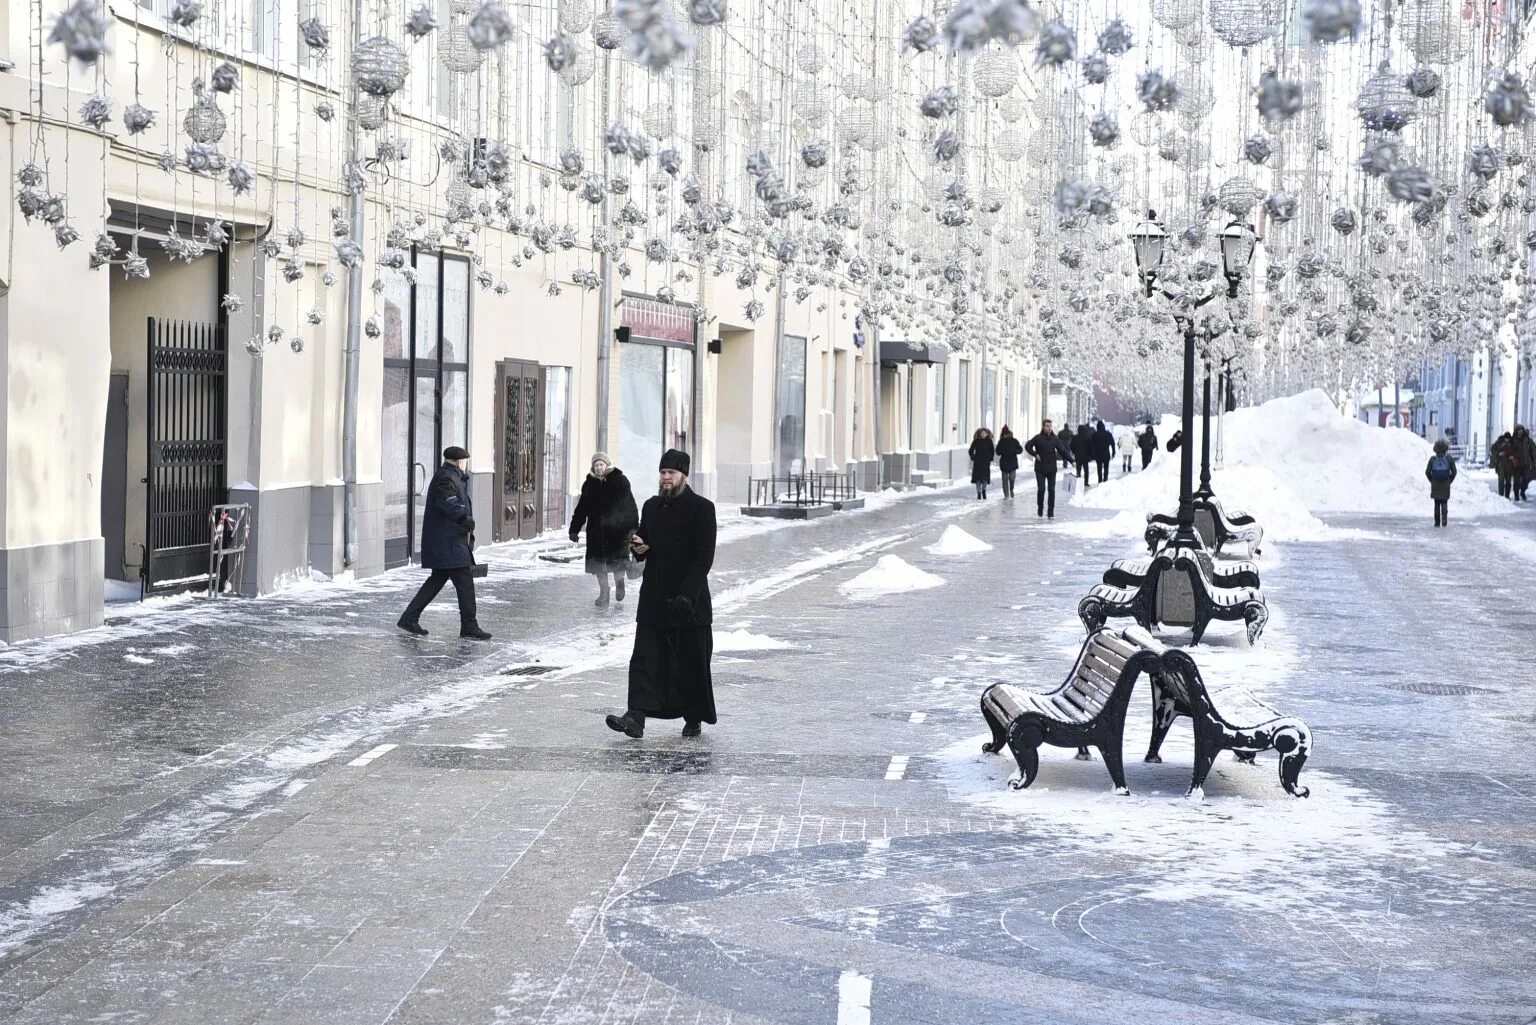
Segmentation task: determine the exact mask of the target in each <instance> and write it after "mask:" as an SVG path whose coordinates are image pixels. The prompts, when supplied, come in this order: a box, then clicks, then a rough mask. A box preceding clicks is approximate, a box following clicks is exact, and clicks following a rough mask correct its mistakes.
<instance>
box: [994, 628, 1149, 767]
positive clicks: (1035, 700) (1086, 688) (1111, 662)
mask: <svg viewBox="0 0 1536 1025" xmlns="http://www.w3.org/2000/svg"><path fill="white" fill-rule="evenodd" d="M1143 636H1145V635H1143ZM1147 640H1150V638H1149V637H1148V638H1147ZM1143 672H1148V673H1153V674H1161V673H1162V660H1161V656H1160V654H1159V652H1158V651H1156V650H1154V649H1153V648H1152V647H1149V646H1148V645H1147V644H1145V643H1144V642H1142V641H1140V640H1131V639H1128V637H1127V632H1122V631H1118V630H1112V629H1109V628H1107V627H1101V628H1100V629H1097V630H1094V631H1093V632H1092V633H1091V634H1090V635H1089V637H1088V639H1087V640H1086V641H1084V642H1083V647H1082V650H1081V651H1079V652H1078V655H1077V662H1076V663H1075V664H1074V665H1073V666H1072V672H1071V673H1070V674H1068V676H1067V678H1066V680H1065V682H1063V683H1062V684H1061V685H1060V686H1058V687H1056V688H1055V689H1054V690H1050V691H1030V690H1025V689H1023V688H1021V687H1015V686H1014V685H1012V684H1008V683H994V684H992V686H990V687H988V688H987V689H986V690H985V691H983V692H982V695H981V714H982V716H983V717H984V718H985V719H986V720H987V725H988V726H990V727H991V728H992V740H991V741H990V742H989V743H986V744H984V745H982V750H983V751H984V752H987V753H989V754H991V753H996V752H1000V751H1002V750H1003V748H1004V747H1005V746H1006V747H1007V748H1008V749H1009V750H1010V751H1012V752H1013V757H1014V760H1015V761H1017V762H1018V763H1019V776H1018V778H1017V779H1016V780H1014V781H1013V782H1012V783H1011V784H1010V785H1011V786H1012V787H1013V788H1014V789H1015V790H1022V789H1024V788H1025V787H1027V786H1029V785H1030V784H1031V783H1033V782H1034V781H1035V774H1036V773H1037V772H1038V771H1039V769H1040V755H1039V748H1040V745H1041V744H1050V745H1052V746H1054V747H1075V748H1078V757H1079V758H1082V757H1086V756H1087V752H1086V750H1085V749H1086V748H1087V747H1090V746H1091V747H1096V748H1098V749H1099V754H1100V755H1101V756H1102V757H1103V759H1104V765H1105V768H1107V769H1108V770H1109V778H1110V779H1111V780H1112V781H1113V782H1114V785H1115V793H1117V794H1128V793H1130V790H1129V788H1127V787H1126V785H1125V770H1124V766H1123V765H1122V763H1121V758H1120V742H1121V738H1122V736H1123V733H1124V730H1125V710H1126V706H1127V705H1128V704H1129V702H1130V697H1131V690H1132V689H1133V688H1134V686H1135V684H1136V677H1137V676H1138V675H1140V674H1141V673H1143Z"/></svg>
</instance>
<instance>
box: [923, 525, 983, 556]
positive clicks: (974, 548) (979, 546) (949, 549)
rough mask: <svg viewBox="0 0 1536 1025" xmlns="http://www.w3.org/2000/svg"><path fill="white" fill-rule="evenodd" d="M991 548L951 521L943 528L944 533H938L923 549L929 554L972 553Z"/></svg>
mask: <svg viewBox="0 0 1536 1025" xmlns="http://www.w3.org/2000/svg"><path fill="white" fill-rule="evenodd" d="M991 550H992V546H991V545H989V544H987V543H986V542H985V541H983V540H982V539H981V538H979V537H976V536H975V535H973V534H967V533H966V532H965V531H963V530H961V529H960V528H959V527H957V526H955V525H954V524H953V523H951V524H950V525H949V526H947V527H945V528H944V533H942V534H940V535H939V539H938V540H937V541H935V542H934V543H933V544H931V545H929V546H928V547H927V548H924V549H923V551H925V552H927V553H928V554H930V555H974V554H975V553H977V552H990V551H991Z"/></svg>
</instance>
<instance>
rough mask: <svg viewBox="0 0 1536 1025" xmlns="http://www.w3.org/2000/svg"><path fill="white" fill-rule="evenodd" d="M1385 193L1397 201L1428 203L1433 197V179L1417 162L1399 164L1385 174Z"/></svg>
mask: <svg viewBox="0 0 1536 1025" xmlns="http://www.w3.org/2000/svg"><path fill="white" fill-rule="evenodd" d="M1387 193H1388V194H1389V195H1390V196H1391V197H1392V198H1393V199H1395V200H1397V201H1398V202H1399V203H1429V202H1431V201H1432V200H1433V199H1434V197H1435V179H1434V176H1433V175H1431V174H1430V173H1429V171H1428V170H1426V169H1425V168H1422V167H1419V166H1418V165H1417V164H1401V165H1399V166H1397V167H1394V168H1393V169H1392V170H1391V171H1390V172H1388V174H1387Z"/></svg>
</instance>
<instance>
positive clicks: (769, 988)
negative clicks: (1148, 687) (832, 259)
mask: <svg viewBox="0 0 1536 1025" xmlns="http://www.w3.org/2000/svg"><path fill="white" fill-rule="evenodd" d="M1117 476H1118V474H1117ZM1128 483H1133V482H1128ZM1472 486H1481V485H1472ZM876 505H877V506H878V507H877V508H873V509H870V510H866V511H863V512H859V513H852V514H844V515H839V516H834V517H831V518H828V519H823V520H819V521H815V522H813V523H810V524H799V525H793V526H785V525H778V526H776V527H775V526H765V525H763V524H760V523H753V522H747V521H741V520H735V521H732V522H731V523H729V524H727V525H725V526H724V527H723V528H722V539H721V547H720V552H719V556H718V559H717V562H716V570H715V573H714V575H713V588H714V593H715V595H716V601H715V609H716V625H715V631H716V659H715V687H716V694H717V699H718V703H719V707H720V714H721V720H720V724H719V725H718V726H717V727H713V728H711V727H706V728H705V733H704V736H703V738H702V739H698V740H685V739H683V738H681V737H680V736H678V735H677V726H678V724H677V723H675V722H671V723H669V722H653V723H651V724H650V728H649V729H648V730H647V733H646V736H645V739H644V740H643V741H639V742H635V741H631V740H628V739H626V738H624V737H622V736H620V735H618V734H615V733H612V732H610V731H608V730H607V729H605V728H604V726H603V721H602V716H603V714H604V713H606V712H609V711H614V710H618V709H622V707H623V704H624V686H625V685H624V665H625V663H626V661H627V658H628V653H629V642H628V641H629V637H630V635H631V633H632V631H633V623H632V615H633V606H632V600H633V599H631V602H630V603H626V604H624V605H617V606H614V607H611V608H607V609H595V608H594V607H593V605H592V597H593V594H592V587H591V579H590V578H588V577H585V576H583V575H582V574H581V569H580V564H579V563H576V564H562V563H554V562H549V561H545V560H541V559H539V558H537V554H538V553H539V552H549V551H550V550H552V549H553V550H556V551H570V549H568V548H567V547H566V546H565V545H564V543H563V541H562V542H560V543H558V544H557V543H556V542H553V541H549V540H542V541H538V542H533V543H531V544H525V545H521V546H509V547H503V548H498V549H491V550H490V559H489V561H490V562H491V565H492V570H491V575H490V577H489V579H488V580H485V581H482V582H481V584H482V586H481V604H482V613H481V622H482V624H483V625H485V626H486V628H487V629H489V630H491V631H492V632H494V633H495V634H496V639H495V640H494V641H493V642H491V643H489V644H486V645H480V646H475V645H472V644H471V643H470V642H466V641H461V640H459V639H458V638H457V637H454V636H453V633H454V627H455V625H456V616H455V614H454V612H453V610H452V603H451V601H447V600H444V601H441V602H439V603H438V604H436V605H434V606H433V607H432V608H431V609H430V610H429V611H428V613H427V615H426V616H425V617H424V618H423V624H424V625H425V626H427V627H428V629H429V630H431V636H429V637H427V638H422V639H414V638H410V637H408V636H406V635H405V634H403V633H401V632H400V631H398V630H396V629H395V628H394V626H393V623H394V619H395V618H396V616H398V614H399V609H400V607H401V606H402V605H403V603H404V601H405V598H406V597H407V596H408V594H409V591H410V589H411V588H414V586H415V585H416V583H417V582H418V580H419V574H418V572H417V571H413V570H407V571H403V572H396V573H393V574H389V575H386V576H385V577H382V578H377V579H375V580H371V581H367V582H364V583H362V584H356V585H348V584H337V585H328V586H317V587H315V588H313V589H311V590H308V591H304V592H300V593H297V594H288V595H276V596H272V597H268V598H262V599H256V600H252V601H245V602H239V601H230V602H223V603H220V604H218V605H217V606H216V607H209V606H207V605H206V604H202V603H198V602H194V601H181V602H176V603H170V604H167V605H164V606H160V607H150V608H145V609H135V610H134V614H133V615H132V616H131V617H128V618H125V619H119V620H116V621H112V622H109V626H108V628H107V629H106V630H105V631H96V632H93V633H87V634H82V635H75V636H73V637H68V638H59V639H55V640H53V641H48V642H42V643H38V644H32V645H21V646H17V647H15V648H11V649H6V650H4V651H0V673H3V675H0V702H3V714H0V723H3V726H0V758H3V768H4V772H3V779H4V784H3V785H4V787H5V793H4V798H5V801H4V808H5V813H4V815H3V817H0V841H3V850H0V873H3V874H0V1020H3V1021H6V1022H14V1023H17V1025H44V1023H48V1025H53V1023H65V1022H86V1021H112V1022H133V1023H141V1022H142V1023H153V1025H171V1023H189V1025H190V1023H201V1025H216V1023H256V1022H260V1023H266V1025H310V1023H315V1025H319V1023H328V1025H331V1023H334V1025H340V1023H358V1025H363V1023H386V1022H387V1023H390V1025H406V1023H410V1025H428V1023H431V1025H441V1023H448V1022H485V1023H492V1022H529V1023H532V1022H544V1023H586V1022H591V1023H598V1022H620V1021H622V1022H636V1023H661V1022H699V1023H720V1022H734V1023H741V1025H745V1023H764V1022H774V1023H784V1025H800V1023H809V1022H826V1023H832V1022H839V1023H843V1022H874V1023H892V1025H894V1023H908V1022H914V1023H915V1022H934V1023H939V1022H943V1023H957V1022H979V1021H1023V1020H1029V1021H1039V1022H1049V1023H1052V1025H1056V1023H1060V1025H1075V1023H1079V1022H1080V1023H1084V1025H1086V1023H1090V1022H1092V1023H1103V1022H1116V1021H1126V1022H1132V1021H1135V1022H1142V1021H1160V1022H1170V1023H1173V1022H1202V1023H1203V1022H1209V1023H1216V1022H1222V1023H1247V1022H1255V1023H1256V1022H1307V1023H1322V1022H1334V1023H1340V1025H1342V1023H1346V1022H1347V1023H1350V1025H1378V1023H1380V1025H1387V1023H1391V1025H1400V1023H1424V1025H1430V1023H1434V1025H1446V1023H1467V1025H1473V1023H1476V1025H1505V1023H1507V1025H1524V1023H1527V1022H1530V1021H1531V1020H1532V1019H1533V1018H1536V978H1533V977H1532V975H1531V973H1530V971H1529V968H1528V966H1529V965H1530V964H1532V963H1536V828H1533V826H1532V823H1533V822H1536V747H1533V745H1532V744H1531V743H1530V731H1531V728H1532V726H1533V725H1536V715H1533V711H1536V703H1533V695H1536V689H1533V688H1536V685H1533V684H1532V683H1531V682H1530V655H1531V651H1532V650H1533V648H1532V637H1533V636H1536V612H1533V610H1532V606H1531V603H1530V595H1531V593H1532V591H1531V584H1530V581H1531V578H1532V574H1533V573H1536V515H1533V514H1531V513H1530V512H1529V511H1528V510H1526V509H1522V510H1520V511H1519V512H1518V513H1516V514H1514V515H1506V516H1502V517H1498V518H1497V519H1489V520H1479V521H1471V520H1466V519H1459V520H1455V521H1454V522H1453V525H1452V526H1453V529H1451V530H1447V531H1433V530H1432V528H1430V527H1429V526H1428V522H1427V521H1428V516H1427V510H1426V515H1425V516H1423V517H1418V518H1415V519H1411V520H1410V519H1407V518H1403V517H1394V518H1384V517H1358V516H1356V517H1348V516H1324V517H1323V521H1324V523H1325V524H1326V530H1325V531H1324V533H1323V535H1322V539H1321V540H1316V541H1310V542H1284V541H1278V542H1275V543H1274V544H1272V545H1270V546H1269V547H1268V550H1267V551H1266V554H1265V557H1264V558H1263V559H1262V560H1261V566H1262V571H1263V574H1264V589H1265V593H1266V594H1267V595H1268V597H1269V601H1270V607H1271V610H1272V614H1273V618H1272V620H1271V622H1270V624H1269V627H1268V629H1267V631H1266V632H1265V634H1264V636H1263V638H1262V639H1261V641H1260V642H1259V646H1258V647H1257V648H1255V649H1251V650H1250V649H1249V648H1248V647H1247V644H1246V641H1245V640H1244V639H1243V635H1242V631H1241V629H1240V625H1234V624H1223V625H1218V626H1216V627H1213V628H1212V630H1211V633H1210V634H1209V635H1208V637H1207V643H1205V644H1202V645H1200V646H1197V647H1195V648H1193V649H1191V650H1192V652H1193V654H1194V657H1195V659H1196V661H1197V663H1198V664H1199V665H1200V667H1201V669H1202V671H1203V673H1204V674H1205V676H1206V678H1207V680H1208V681H1209V682H1211V683H1212V684H1213V685H1219V684H1224V683H1238V682H1241V683H1244V684H1246V685H1248V686H1250V687H1251V688H1252V689H1253V690H1255V691H1256V692H1257V693H1259V694H1260V695H1262V696H1263V697H1264V698H1265V699H1266V700H1268V701H1269V702H1270V703H1272V704H1274V705H1275V706H1277V707H1278V708H1280V709H1282V710H1283V711H1285V712H1287V713H1289V714H1294V715H1299V716H1301V717H1302V718H1304V719H1305V720H1306V721H1307V722H1308V723H1309V724H1310V726H1311V728H1312V730H1313V733H1314V736H1315V742H1316V746H1315V750H1314V753H1313V757H1312V760H1311V761H1310V762H1309V763H1308V764H1307V766H1306V769H1305V771H1304V772H1303V776H1302V780H1303V782H1304V783H1306V784H1308V785H1309V786H1310V787H1311V788H1312V796H1311V798H1309V799H1308V800H1306V801H1298V800H1295V799H1293V798H1290V797H1288V796H1286V795H1285V794H1284V793H1283V792H1282V791H1281V789H1280V787H1279V785H1278V782H1277V780H1276V777H1275V771H1274V765H1275V762H1274V757H1273V755H1263V756H1260V758H1259V760H1258V764H1257V765H1255V766H1244V765H1240V764H1238V763H1237V762H1236V761H1234V760H1233V759H1232V758H1231V757H1230V756H1224V757H1223V758H1222V759H1221V760H1220V761H1219V762H1218V763H1217V766H1216V769H1215V771H1214V772H1213V773H1212V776H1211V778H1210V780H1209V781H1208V783H1207V785H1206V799H1205V801H1204V803H1199V802H1195V801H1190V800H1186V799H1185V798H1184V796H1183V794H1184V790H1185V788H1186V786H1187V783H1188V775H1189V769H1190V756H1191V749H1190V732H1189V724H1188V721H1187V720H1183V721H1181V722H1180V724H1179V725H1178V726H1176V727H1175V729H1174V733H1173V734H1172V735H1171V737H1170V740H1169V742H1168V744H1167V745H1166V746H1165V748H1164V761H1163V763H1162V764H1161V765H1147V764H1143V763H1142V762H1141V760H1140V753H1141V751H1142V750H1143V746H1144V744H1145V737H1146V730H1147V720H1148V718H1149V717H1148V715H1147V714H1146V713H1147V704H1146V701H1147V699H1146V693H1145V685H1144V684H1138V691H1137V693H1136V695H1135V696H1134V697H1133V702H1132V716H1131V720H1130V723H1129V724H1128V727H1127V737H1126V742H1125V751H1126V770H1127V775H1128V781H1129V783H1130V786H1131V789H1132V791H1133V795H1132V796H1131V797H1115V796H1114V795H1112V794H1111V792H1110V786H1109V781H1108V779H1107V776H1106V774H1105V772H1104V767H1103V765H1102V763H1101V762H1099V761H1098V760H1095V761H1093V762H1089V763H1082V762H1077V761H1074V760H1073V758H1072V752H1071V751H1070V750H1064V749H1058V748H1044V749H1042V766H1041V769H1040V775H1039V778H1038V779H1037V781H1036V782H1035V784H1034V786H1033V787H1032V788H1031V789H1029V790H1027V791H1022V792H1014V791H1011V790H1009V789H1008V788H1007V786H1006V780H1007V778H1008V777H1009V775H1010V774H1011V773H1012V772H1013V770H1014V766H1013V763H1012V760H1011V759H1010V758H1008V757H1007V756H983V755H981V754H980V753H979V751H980V744H981V741H982V739H983V738H984V734H985V732H986V728H985V725H984V723H983V722H982V720H981V717H980V715H979V714H978V712H977V698H978V697H979V695H980V692H981V690H982V689H983V688H984V687H985V686H986V685H987V684H988V683H990V682H993V681H995V680H1008V681H1011V682H1015V683H1019V684H1025V685H1031V686H1037V687H1041V688H1045V687H1048V686H1051V685H1054V684H1056V683H1058V682H1060V680H1061V678H1062V677H1063V676H1064V675H1065V674H1066V672H1067V670H1068V668H1069V667H1070V665H1071V660H1072V658H1073V656H1074V655H1075V653H1076V651H1077V648H1078V646H1079V645H1080V643H1081V640H1082V636H1083V631H1082V627H1081V625H1080V624H1079V623H1078V621H1077V618H1076V615H1075V608H1076V604H1077V601H1078V599H1079V598H1080V597H1081V596H1082V595H1083V594H1084V593H1086V591H1087V590H1088V588H1089V587H1090V586H1091V585H1092V584H1094V583H1096V582H1097V581H1098V578H1099V575H1100V574H1101V573H1102V572H1103V570H1104V569H1105V568H1106V567H1107V566H1108V565H1109V563H1110V561H1111V560H1112V559H1114V558H1118V557H1121V556H1125V555H1133V554H1138V553H1139V552H1138V550H1139V549H1140V545H1139V544H1138V543H1137V541H1136V539H1135V538H1133V537H1131V536H1129V535H1128V534H1127V533H1126V532H1125V531H1123V530H1118V529H1108V525H1109V523H1110V520H1111V514H1110V513H1109V512H1105V511H1101V510H1096V509H1084V508H1081V507H1079V506H1072V507H1068V508H1067V509H1065V510H1064V511H1063V512H1061V513H1060V514H1059V515H1058V518H1057V519H1056V520H1055V521H1054V522H1047V521H1044V520H1038V519H1037V518H1036V517H1035V515H1034V509H1033V495H1032V493H1031V494H1030V495H1028V496H1026V495H1024V494H1023V492H1022V490H1021V494H1020V498H1019V499H1018V500H1017V501H1016V502H1012V503H1005V502H1003V501H1000V500H999V499H998V498H997V497H996V496H995V495H994V496H993V497H992V498H991V500H989V501H987V502H985V503H982V502H978V501H976V500H975V499H974V497H972V496H970V495H968V494H967V490H966V489H964V488H955V489H948V490H943V491H939V492H922V493H919V494H916V495H912V496H907V497H904V498H902V499H899V500H895V501H889V500H884V501H880V502H877V503H876ZM949 527H958V528H960V529H961V530H963V531H964V534H959V533H956V532H954V531H951V532H950V533H949V534H948V535H947V536H946V537H945V539H944V541H943V542H942V543H940V538H941V535H943V534H944V532H945V530H946V528H949ZM967 535H968V536H969V537H970V538H974V539H977V540H979V541H980V542H983V543H984V544H986V545H990V546H991V548H990V550H984V551H975V552H971V553H969V554H967V553H964V552H962V551H961V549H964V548H975V547H979V546H977V545H975V544H973V543H966V541H967V538H966V536H967ZM930 548H933V549H934V550H933V551H930V550H929V549H930ZM887 556H897V557H899V558H900V559H901V560H904V562H905V563H906V564H908V566H909V567H910V568H906V567H903V566H902V565H901V564H900V563H896V562H894V561H892V560H886V561H885V562H884V563H881V564H880V565H881V567H882V572H883V573H884V575H885V576H887V577H888V578H893V579H894V580H895V583H896V584H897V585H910V584H912V583H913V582H914V581H921V577H919V576H918V574H917V573H916V572H915V571H922V572H923V573H927V574H932V575H934V576H935V577H937V578H938V579H939V581H941V583H935V582H934V581H932V580H929V581H926V582H927V583H929V584H934V586H931V587H926V588H915V589H910V590H904V591H897V592H889V593H882V592H881V591H880V590H879V589H878V587H876V588H874V589H869V588H859V587H854V588H851V589H850V588H849V587H847V586H846V585H848V584H849V583H850V581H854V580H855V578H856V577H860V576H861V574H864V573H866V572H867V571H870V570H871V569H873V568H875V567H876V565H877V560H880V559H882V558H883V557H887ZM861 579H862V580H864V581H866V582H867V581H869V580H870V579H872V578H868V577H865V578H861ZM876 583H878V580H876ZM1216 993H1220V994H1221V997H1220V999H1216V998H1214V997H1213V994H1216ZM1234 1007H1241V1008H1242V1010H1241V1011H1234V1010H1233V1008H1234Z"/></svg>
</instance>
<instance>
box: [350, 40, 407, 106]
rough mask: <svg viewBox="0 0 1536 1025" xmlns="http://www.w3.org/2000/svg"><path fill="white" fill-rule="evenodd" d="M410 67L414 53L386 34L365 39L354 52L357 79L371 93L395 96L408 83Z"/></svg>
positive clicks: (353, 61) (353, 66)
mask: <svg viewBox="0 0 1536 1025" xmlns="http://www.w3.org/2000/svg"><path fill="white" fill-rule="evenodd" d="M410 70H411V58H410V54H408V53H406V52H405V49H404V47H402V46H400V45H399V44H397V43H395V42H394V41H392V40H389V39H386V38H384V37H383V36H373V37H371V38H369V39H364V40H363V41H362V42H361V43H358V44H357V48H356V49H354V50H353V51H352V78H353V81H355V82H356V83H357V87H358V88H359V89H361V90H362V91H363V92H365V93H367V94H368V95H369V96H379V97H389V96H393V95H394V94H395V93H397V92H399V91H400V90H401V88H403V87H404V86H405V76H406V75H408V74H409V73H410Z"/></svg>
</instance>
